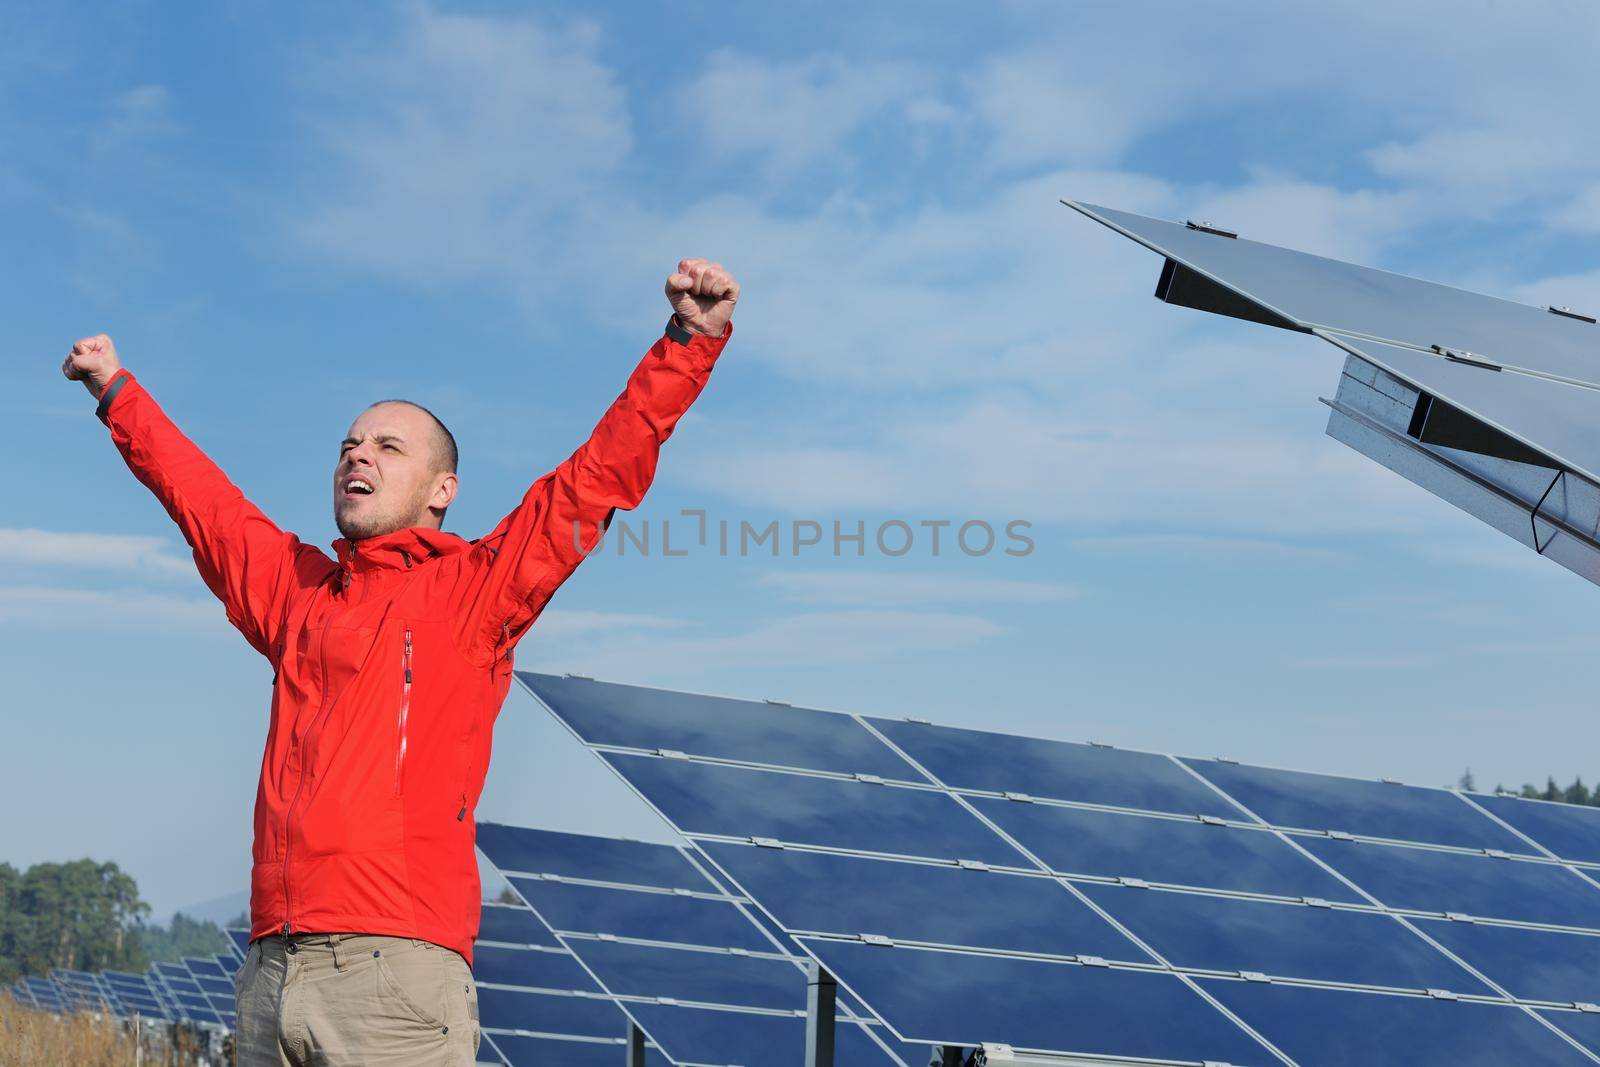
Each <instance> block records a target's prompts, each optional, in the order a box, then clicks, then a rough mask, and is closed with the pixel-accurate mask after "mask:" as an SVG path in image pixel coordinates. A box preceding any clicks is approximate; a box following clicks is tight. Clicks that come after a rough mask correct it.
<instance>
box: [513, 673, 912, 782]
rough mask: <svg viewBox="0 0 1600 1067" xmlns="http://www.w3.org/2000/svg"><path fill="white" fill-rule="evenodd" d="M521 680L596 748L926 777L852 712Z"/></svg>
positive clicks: (543, 678) (544, 678) (541, 678)
mask: <svg viewBox="0 0 1600 1067" xmlns="http://www.w3.org/2000/svg"><path fill="white" fill-rule="evenodd" d="M517 677H518V679H520V680H521V682H522V684H523V685H525V686H527V687H528V689H530V690H531V691H532V692H533V694H534V695H535V696H537V697H538V698H539V699H540V700H542V701H543V702H544V703H545V704H546V705H547V706H548V707H549V708H550V709H551V710H552V711H554V712H555V713H556V715H557V716H559V717H560V718H561V719H562V721H564V722H565V723H566V724H567V725H568V726H570V727H571V728H572V729H573V731H574V732H576V733H577V735H578V736H579V737H581V738H583V740H584V741H586V742H588V743H589V744H591V745H621V746H625V747H628V748H643V749H650V750H654V749H658V748H665V749H675V750H677V751H679V752H687V753H689V754H691V755H696V756H712V757H715V758H717V759H729V760H743V761H746V762H752V763H769V762H772V761H773V760H778V761H781V763H782V764H783V765H784V766H789V767H803V768H805V769H807V770H814V771H840V772H843V773H846V774H876V775H880V776H882V777H884V778H901V779H905V780H907V781H921V776H920V775H918V774H917V773H916V771H915V770H914V769H912V768H911V767H910V766H908V765H907V764H906V762H905V760H902V759H901V758H900V757H899V756H896V755H895V754H894V752H893V751H891V750H890V749H889V748H888V747H887V746H885V745H884V744H883V743H882V742H881V741H879V740H878V739H877V738H875V737H873V736H872V734H871V733H870V732H868V731H867V730H866V729H865V728H864V727H863V726H862V725H861V724H860V723H858V722H856V721H855V720H854V719H852V718H851V717H850V716H848V715H840V714H837V713H835V712H828V711H813V710H811V709H809V708H795V707H790V706H788V705H777V704H768V703H765V702H757V701H753V700H730V699H728V698H726V697H708V696H697V695H695V694H692V693H674V692H669V691H666V690H660V689H645V688H641V687H639V686H632V685H617V684H614V683H611V682H594V681H589V680H587V679H580V678H557V677H555V676H553V675H548V674H527V673H519V674H518V675H517Z"/></svg>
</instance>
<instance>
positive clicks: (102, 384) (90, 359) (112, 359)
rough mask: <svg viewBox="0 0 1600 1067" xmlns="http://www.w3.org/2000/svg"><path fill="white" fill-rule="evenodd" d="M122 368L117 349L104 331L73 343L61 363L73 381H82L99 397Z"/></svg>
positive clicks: (63, 369)
mask: <svg viewBox="0 0 1600 1067" xmlns="http://www.w3.org/2000/svg"><path fill="white" fill-rule="evenodd" d="M121 369H122V362H121V361H120V360H118V359H117V349H116V347H115V346H114V345H113V344H112V343H111V338H109V337H107V336H106V335H105V334H103V333H102V334H97V335H96V336H94V337H85V338H84V339H83V340H81V341H79V342H78V343H77V344H75V345H73V346H72V352H71V354H70V355H68V356H67V358H66V361H65V362H64V363H62V364H61V373H62V374H65V375H66V376H67V378H68V379H69V380H71V381H74V382H82V383H83V384H84V387H85V388H87V389H88V390H89V392H90V393H92V394H93V395H94V396H95V397H96V398H97V399H98V398H99V396H100V394H101V393H103V392H105V388H106V383H107V382H109V381H110V380H111V379H112V377H113V376H115V374H116V373H117V371H119V370H121Z"/></svg>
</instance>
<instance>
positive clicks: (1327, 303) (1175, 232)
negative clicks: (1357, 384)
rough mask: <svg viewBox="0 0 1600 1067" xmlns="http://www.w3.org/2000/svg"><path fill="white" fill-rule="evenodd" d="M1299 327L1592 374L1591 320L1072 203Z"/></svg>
mask: <svg viewBox="0 0 1600 1067" xmlns="http://www.w3.org/2000/svg"><path fill="white" fill-rule="evenodd" d="M1072 206H1074V207H1077V208H1078V209H1079V210H1081V211H1085V212H1086V213H1090V214H1092V216H1095V217H1098V218H1099V219H1100V220H1101V221H1103V222H1109V223H1111V224H1112V225H1114V226H1116V227H1118V228H1120V229H1122V230H1123V231H1125V232H1127V233H1130V234H1133V235H1135V236H1136V238H1137V239H1139V240H1141V241H1143V242H1148V243H1149V244H1150V245H1153V246H1155V247H1156V248H1157V249H1159V250H1160V251H1161V253H1162V254H1163V255H1167V256H1170V257H1172V258H1175V259H1178V260H1181V261H1182V262H1184V263H1186V264H1188V265H1189V266H1191V267H1194V268H1196V269H1198V270H1200V271H1203V272H1205V273H1206V274H1209V275H1211V276H1212V277H1215V278H1217V279H1218V280H1220V281H1221V282H1223V284H1225V285H1226V286H1228V287H1229V288H1231V289H1235V290H1238V291H1240V292H1243V293H1245V294H1247V295H1248V296H1249V297H1250V298H1251V299H1252V300H1253V301H1255V302H1257V303H1260V304H1264V305H1267V306H1269V307H1271V308H1273V309H1275V310H1276V311H1278V312H1279V313H1280V314H1283V315H1285V316H1287V317H1289V318H1291V319H1293V320H1295V321H1296V322H1298V323H1299V324H1301V325H1302V326H1322V327H1326V328H1329V329H1332V330H1336V331H1341V332H1345V333H1357V334H1365V335H1366V336H1368V337H1376V338H1380V339H1382V340H1387V341H1396V342H1399V343H1401V344H1408V345H1414V346H1416V347H1419V348H1428V347H1429V346H1430V345H1436V344H1437V345H1444V346H1446V347H1449V348H1453V349H1457V350H1466V351H1470V352H1475V353H1478V354H1479V355H1481V356H1487V357H1488V358H1489V359H1491V360H1493V361H1495V362H1498V363H1503V364H1506V365H1509V366H1522V367H1528V368H1531V369H1534V370H1538V371H1542V372H1544V373H1548V374H1556V375H1560V376H1562V377H1567V378H1573V379H1576V380H1578V381H1584V382H1595V381H1597V380H1600V360H1597V359H1596V356H1595V351H1596V347H1597V345H1600V328H1597V327H1595V326H1594V325H1593V324H1591V323H1587V322H1581V321H1579V320H1577V319H1572V318H1568V317H1566V316H1562V315H1553V314H1551V313H1550V312H1548V311H1546V310H1544V309H1543V308H1535V307H1529V306H1528V305H1526V304H1517V303H1513V302H1511V301H1509V300H1500V299H1498V298H1496V297H1491V296H1484V295H1482V294H1479V293H1471V292H1467V291H1466V290H1463V289H1456V288H1453V287H1451V286H1448V285H1439V284H1437V283H1435V282H1427V281H1421V280H1419V279H1416V278H1407V277H1404V276H1402V275H1398V274H1391V273H1389V272H1387V271H1381V270H1374V269H1372V268H1371V267H1361V266H1357V265H1355V264H1352V263H1343V262H1340V261H1339V260H1336V259H1325V258H1323V257H1321V256H1313V255H1308V254H1307V253H1304V252H1295V251H1292V250H1290V249H1287V248H1279V247H1277V246H1274V245H1269V244H1262V243H1259V242H1256V241H1250V240H1245V239H1243V238H1238V239H1230V238H1227V237H1220V236H1217V235H1215V234H1208V233H1202V232H1200V231H1198V230H1191V229H1189V228H1187V227H1186V226H1184V225H1182V224H1179V223H1173V222H1166V221H1163V220H1161V219H1152V218H1147V217H1145V216H1143V215H1134V214H1130V213H1128V212H1124V211H1115V210H1112V209H1110V208H1103V207H1097V206H1095V205H1093V204H1082V205H1077V204H1075V205H1072Z"/></svg>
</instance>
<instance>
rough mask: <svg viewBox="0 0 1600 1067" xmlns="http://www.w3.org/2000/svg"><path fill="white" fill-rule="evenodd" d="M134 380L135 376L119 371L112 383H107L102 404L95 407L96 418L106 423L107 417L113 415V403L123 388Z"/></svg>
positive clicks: (114, 375)
mask: <svg viewBox="0 0 1600 1067" xmlns="http://www.w3.org/2000/svg"><path fill="white" fill-rule="evenodd" d="M132 380H133V375H131V374H129V373H128V372H127V371H126V370H119V371H117V373H115V374H113V375H112V376H111V381H109V382H107V383H106V387H105V391H104V392H102V393H101V394H100V403H99V404H97V405H96V406H95V409H94V415H95V418H97V419H99V420H100V421H101V422H105V421H106V417H107V416H108V415H109V414H110V413H111V402H112V401H113V400H115V399H116V398H117V394H118V393H120V392H122V387H123V386H125V385H127V384H128V383H129V382H130V381H132Z"/></svg>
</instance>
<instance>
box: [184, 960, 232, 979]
mask: <svg viewBox="0 0 1600 1067" xmlns="http://www.w3.org/2000/svg"><path fill="white" fill-rule="evenodd" d="M183 962H184V964H185V965H186V966H187V967H188V968H189V973H190V974H193V975H195V976H197V977H209V978H226V977H227V973H226V972H225V971H223V969H222V968H221V967H220V966H218V965H217V961H216V960H208V959H201V958H199V957H195V956H185V957H184V960H183Z"/></svg>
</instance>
